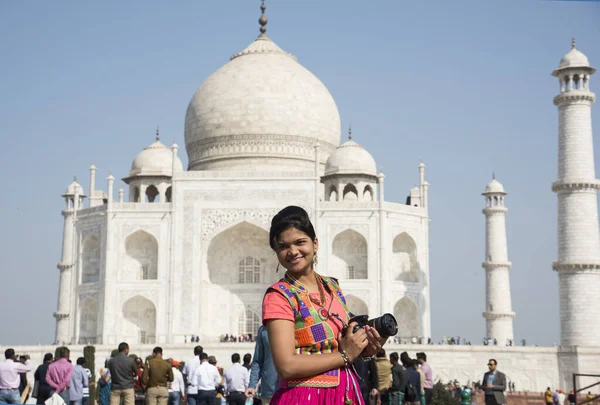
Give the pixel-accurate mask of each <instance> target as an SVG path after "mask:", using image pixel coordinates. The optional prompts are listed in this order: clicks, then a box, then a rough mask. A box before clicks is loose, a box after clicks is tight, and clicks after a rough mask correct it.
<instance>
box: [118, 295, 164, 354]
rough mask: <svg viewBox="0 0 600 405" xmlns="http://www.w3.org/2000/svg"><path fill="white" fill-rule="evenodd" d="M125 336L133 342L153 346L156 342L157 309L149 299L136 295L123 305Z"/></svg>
mask: <svg viewBox="0 0 600 405" xmlns="http://www.w3.org/2000/svg"><path fill="white" fill-rule="evenodd" d="M123 318H125V322H124V323H125V325H124V331H123V336H127V339H128V340H129V341H130V342H129V343H131V342H135V343H139V344H152V343H155V341H156V307H155V306H154V304H153V303H152V302H151V301H150V300H149V299H147V298H144V297H142V296H140V295H136V296H135V297H133V298H130V299H128V300H127V301H126V302H125V303H124V304H123Z"/></svg>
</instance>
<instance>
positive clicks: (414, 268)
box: [392, 232, 419, 283]
mask: <svg viewBox="0 0 600 405" xmlns="http://www.w3.org/2000/svg"><path fill="white" fill-rule="evenodd" d="M392 263H393V268H392V274H393V279H394V280H398V281H408V282H413V283H414V282H418V281H419V265H418V262H417V244H416V243H415V241H414V239H413V238H411V237H410V235H409V234H408V233H406V232H402V233H401V234H400V235H398V236H396V237H395V238H394V242H393V245H392Z"/></svg>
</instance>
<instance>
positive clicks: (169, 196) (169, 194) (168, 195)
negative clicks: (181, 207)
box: [165, 186, 173, 203]
mask: <svg viewBox="0 0 600 405" xmlns="http://www.w3.org/2000/svg"><path fill="white" fill-rule="evenodd" d="M172 193H173V188H172V186H169V187H167V191H166V192H165V198H166V201H167V202H168V203H170V202H171V200H172V199H173V196H172Z"/></svg>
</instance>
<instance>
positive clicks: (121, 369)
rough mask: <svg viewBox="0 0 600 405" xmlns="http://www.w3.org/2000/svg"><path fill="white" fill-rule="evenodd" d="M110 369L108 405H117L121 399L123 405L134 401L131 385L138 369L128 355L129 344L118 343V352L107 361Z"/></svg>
mask: <svg viewBox="0 0 600 405" xmlns="http://www.w3.org/2000/svg"><path fill="white" fill-rule="evenodd" d="M108 369H109V370H110V378H111V385H110V405H119V404H120V403H121V399H122V400H123V404H124V405H133V404H134V403H135V394H134V391H133V386H134V384H135V381H134V380H135V378H136V377H137V373H138V369H137V366H136V364H135V360H133V359H132V358H131V357H129V345H128V344H127V343H125V342H123V343H120V344H119V354H117V355H116V356H115V357H113V358H112V359H111V360H110V361H109V362H108Z"/></svg>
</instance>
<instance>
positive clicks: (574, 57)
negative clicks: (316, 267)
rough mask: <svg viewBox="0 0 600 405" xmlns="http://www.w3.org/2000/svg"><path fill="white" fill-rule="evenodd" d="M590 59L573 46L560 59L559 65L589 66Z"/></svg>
mask: <svg viewBox="0 0 600 405" xmlns="http://www.w3.org/2000/svg"><path fill="white" fill-rule="evenodd" d="M589 66H590V61H589V60H588V58H587V56H585V55H584V54H583V53H582V52H581V51H579V49H577V48H572V49H571V50H570V51H569V52H567V53H566V54H565V56H563V57H562V59H561V60H560V63H559V65H558V68H559V69H565V68H573V67H589Z"/></svg>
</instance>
